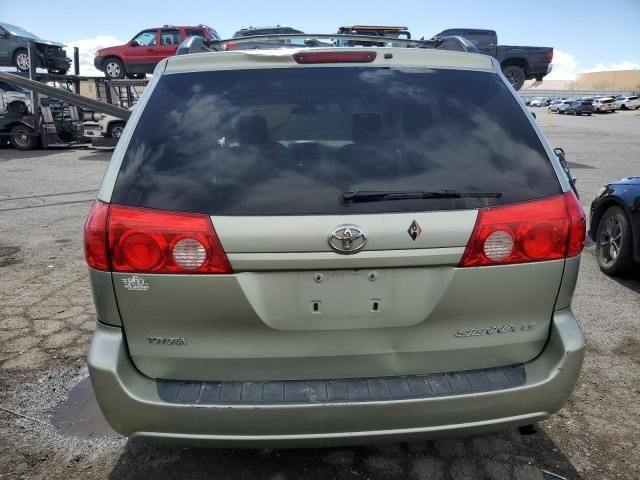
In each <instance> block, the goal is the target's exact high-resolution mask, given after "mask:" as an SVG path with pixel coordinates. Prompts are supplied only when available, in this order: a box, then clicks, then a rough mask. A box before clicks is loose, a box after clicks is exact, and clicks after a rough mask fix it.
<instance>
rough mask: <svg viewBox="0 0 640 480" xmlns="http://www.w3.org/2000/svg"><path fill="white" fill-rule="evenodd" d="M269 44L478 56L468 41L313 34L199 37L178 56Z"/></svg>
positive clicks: (184, 45)
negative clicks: (285, 42) (289, 42)
mask: <svg viewBox="0 0 640 480" xmlns="http://www.w3.org/2000/svg"><path fill="white" fill-rule="evenodd" d="M269 40H304V41H305V44H306V45H307V46H308V47H325V48H331V47H335V48H340V47H338V46H337V45H335V44H329V45H327V44H326V43H322V42H318V41H317V40H335V41H340V40H344V41H353V42H358V43H359V44H362V43H371V44H372V46H376V45H379V44H381V43H382V44H390V45H392V46H405V47H408V48H433V49H439V50H453V51H458V52H468V53H478V49H477V48H476V46H475V45H474V44H473V43H471V42H470V41H468V40H467V39H465V38H462V37H457V36H455V37H454V36H451V37H441V38H437V39H435V40H411V39H402V38H390V37H381V36H375V35H344V34H338V33H331V34H326V33H321V34H309V33H302V34H300V33H284V34H282V33H281V34H272V35H248V36H246V37H235V38H228V39H224V40H205V39H204V38H202V37H199V36H193V37H189V38H187V39H186V40H184V41H183V42H182V43H181V44H180V46H179V47H178V50H177V52H176V55H187V54H190V53H203V52H211V51H219V50H223V49H224V44H225V43H235V44H240V43H249V42H261V41H267V42H268V41H269Z"/></svg>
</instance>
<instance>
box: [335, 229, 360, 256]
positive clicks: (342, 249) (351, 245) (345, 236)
mask: <svg viewBox="0 0 640 480" xmlns="http://www.w3.org/2000/svg"><path fill="white" fill-rule="evenodd" d="M366 243H367V236H366V235H365V233H364V232H363V231H362V229H361V228H360V227H358V226H356V225H339V226H338V227H337V228H336V229H335V230H334V231H333V232H331V235H329V246H330V247H331V248H332V249H333V250H334V251H336V252H338V253H341V254H343V255H349V254H352V253H357V252H359V251H360V250H362V249H363V248H364V245H365V244H366Z"/></svg>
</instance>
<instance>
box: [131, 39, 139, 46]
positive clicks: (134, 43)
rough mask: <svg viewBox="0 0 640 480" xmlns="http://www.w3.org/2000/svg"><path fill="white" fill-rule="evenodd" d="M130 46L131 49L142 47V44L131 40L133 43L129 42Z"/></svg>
mask: <svg viewBox="0 0 640 480" xmlns="http://www.w3.org/2000/svg"><path fill="white" fill-rule="evenodd" d="M129 46H130V47H139V46H140V44H139V43H138V42H136V41H135V40H131V41H130V42H129Z"/></svg>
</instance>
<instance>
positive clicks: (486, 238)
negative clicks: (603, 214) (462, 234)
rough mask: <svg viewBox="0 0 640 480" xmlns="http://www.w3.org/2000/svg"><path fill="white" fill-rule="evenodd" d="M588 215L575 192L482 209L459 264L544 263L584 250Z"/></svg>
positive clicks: (461, 265)
mask: <svg viewBox="0 0 640 480" xmlns="http://www.w3.org/2000/svg"><path fill="white" fill-rule="evenodd" d="M584 239H585V216H584V212H583V211H582V207H581V206H580V203H578V199H577V198H576V196H575V194H574V193H573V192H567V193H565V194H564V195H558V196H555V197H551V198H545V199H542V200H533V201H530V202H523V203H518V204H514V205H504V206H499V207H489V208H485V209H482V210H480V212H479V213H478V218H477V220H476V225H475V228H474V229H473V233H472V234H471V238H470V239H469V242H468V243H467V248H466V249H465V252H464V255H463V256H462V260H460V265H459V266H460V267H477V266H486V265H505V264H513V263H526V262H541V261H545V260H557V259H561V258H567V257H574V256H576V255H578V254H579V253H580V252H581V251H582V247H583V245H584Z"/></svg>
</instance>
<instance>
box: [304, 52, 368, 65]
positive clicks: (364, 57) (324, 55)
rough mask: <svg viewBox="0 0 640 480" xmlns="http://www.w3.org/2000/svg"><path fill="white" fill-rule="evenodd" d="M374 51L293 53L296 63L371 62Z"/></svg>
mask: <svg viewBox="0 0 640 480" xmlns="http://www.w3.org/2000/svg"><path fill="white" fill-rule="evenodd" d="M376 55H377V54H376V52H299V53H294V54H293V59H294V60H295V61H296V63H303V64H309V63H371V62H373V61H374V60H375V59H376Z"/></svg>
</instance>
